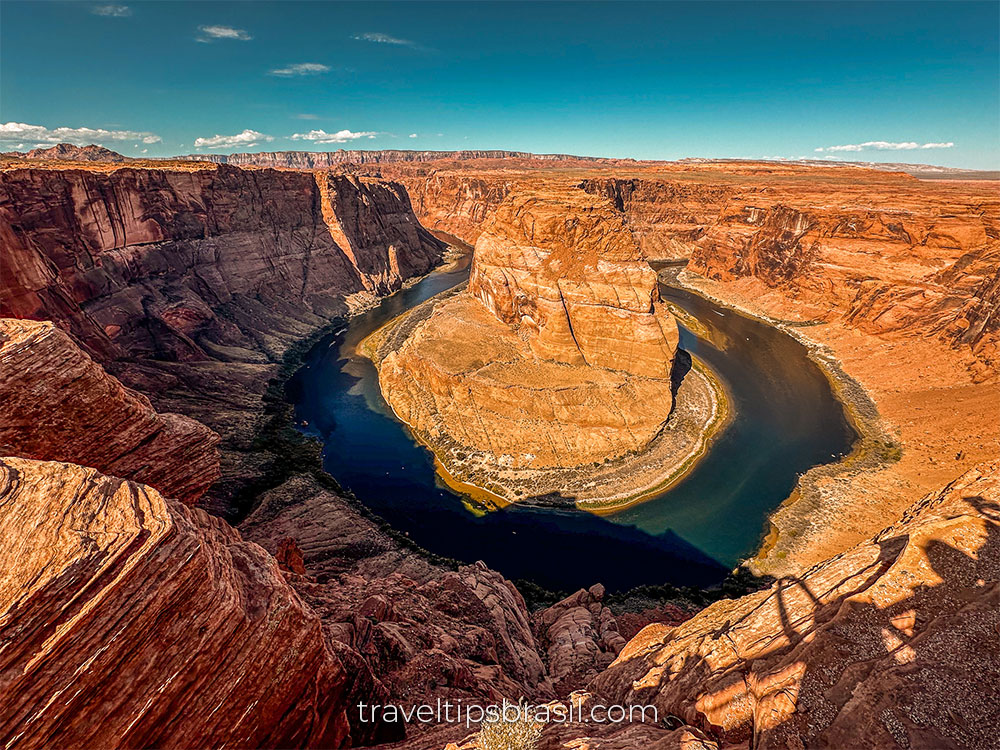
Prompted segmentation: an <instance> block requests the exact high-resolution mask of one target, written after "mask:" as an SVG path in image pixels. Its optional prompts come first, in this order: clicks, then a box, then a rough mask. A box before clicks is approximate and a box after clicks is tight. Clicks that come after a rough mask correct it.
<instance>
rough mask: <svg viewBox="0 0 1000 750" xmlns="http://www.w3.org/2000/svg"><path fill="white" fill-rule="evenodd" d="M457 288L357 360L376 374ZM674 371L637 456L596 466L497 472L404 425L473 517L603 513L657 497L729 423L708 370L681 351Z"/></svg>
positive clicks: (409, 315) (486, 458) (440, 436)
mask: <svg viewBox="0 0 1000 750" xmlns="http://www.w3.org/2000/svg"><path fill="white" fill-rule="evenodd" d="M463 288H464V287H462V286H460V287H456V288H455V289H453V290H449V291H448V292H444V293H442V294H440V295H438V296H437V297H434V298H432V299H430V300H427V301H426V302H424V303H423V304H421V305H419V306H418V307H415V308H413V309H412V310H410V311H408V312H406V313H404V314H403V315H400V316H399V317H398V318H396V319H394V320H392V321H389V322H388V323H387V324H385V325H384V326H382V327H381V328H379V329H378V330H377V331H375V332H374V333H372V334H371V335H370V336H368V337H367V338H366V339H365V340H364V341H362V342H361V344H360V345H359V347H358V351H359V353H361V354H363V355H364V356H366V357H368V358H369V359H371V360H372V362H373V363H374V364H375V367H376V369H378V368H379V367H380V365H381V363H382V362H383V360H384V359H385V358H386V357H387V356H389V354H390V353H392V352H394V351H396V350H397V349H398V347H399V346H401V345H402V343H403V342H404V341H405V340H406V339H407V337H408V336H409V335H410V334H411V333H412V332H413V330H414V329H415V328H416V327H417V326H419V325H420V324H421V322H422V321H425V320H427V319H428V318H429V317H430V316H431V315H432V314H433V313H434V309H435V307H436V306H437V305H440V304H442V303H444V302H446V301H447V300H450V299H452V298H453V297H454V296H455V295H457V294H459V293H461V291H462V289H463ZM678 366H679V371H682V372H683V376H682V377H680V378H678V381H677V382H676V383H675V397H674V399H673V406H672V409H671V411H670V412H669V414H668V415H666V417H665V421H664V424H663V426H662V428H661V429H660V430H659V431H658V433H657V434H656V436H655V437H654V438H653V439H652V440H651V441H650V442H649V444H648V445H647V446H645V448H644V449H643V450H641V451H631V452H629V453H627V454H625V455H623V456H619V457H617V458H614V459H609V460H607V461H603V462H600V463H593V464H587V465H584V466H574V467H567V468H546V469H531V468H515V467H512V466H504V465H503V462H502V461H499V460H498V458H497V457H496V456H495V455H493V454H492V453H489V452H488V451H475V450H470V449H469V448H468V447H467V446H463V445H460V444H458V443H457V442H456V441H454V440H453V439H451V438H449V437H448V436H447V435H446V434H444V433H443V432H440V431H439V432H437V433H436V434H431V433H430V432H429V431H427V430H416V429H413V428H412V426H411V428H410V433H411V434H412V435H413V436H414V437H415V438H416V439H417V440H418V441H419V442H420V443H421V444H422V445H424V446H425V447H427V448H428V449H429V450H430V451H431V452H432V454H433V455H434V458H435V467H436V468H437V471H438V475H439V477H440V479H441V480H442V481H443V482H444V483H445V484H446V485H447V486H449V487H450V488H452V489H453V490H454V491H456V492H458V493H459V494H461V495H463V496H464V497H465V498H467V500H468V503H467V506H468V507H469V508H470V510H473V512H487V511H490V510H495V509H497V508H501V507H505V506H506V505H509V504H512V503H520V504H522V505H533V506H536V505H537V506H546V507H551V506H555V507H566V506H575V507H577V508H579V509H582V510H588V511H591V512H594V513H598V514H610V513H614V512H618V511H620V510H623V509H625V508H628V507H630V506H633V505H636V504H638V503H641V502H644V501H645V500H648V499H650V498H652V497H655V496H658V495H660V494H662V493H663V492H664V491H665V490H667V489H669V488H670V487H671V486H673V485H674V484H676V483H677V482H679V481H680V480H681V479H683V478H684V477H685V476H687V475H688V474H689V473H690V472H691V471H692V470H693V469H694V468H695V466H697V464H698V462H699V460H700V459H701V458H702V457H703V456H704V455H705V453H706V452H707V450H708V447H709V445H710V444H711V442H712V440H713V439H714V438H715V437H716V436H717V435H718V434H719V433H720V432H721V431H722V430H723V429H724V428H725V426H726V424H727V422H728V420H729V419H730V417H731V413H732V405H731V400H730V399H729V398H728V397H727V395H726V390H725V387H724V386H723V384H722V382H721V381H720V380H719V378H718V377H717V376H716V375H715V373H713V371H712V370H711V368H710V367H709V366H708V365H706V364H705V363H704V362H702V361H701V360H698V359H697V358H695V359H691V358H690V356H689V355H687V354H686V353H683V352H682V353H679V358H678ZM387 401H388V399H387ZM396 416H397V418H399V419H400V421H403V422H404V423H405V422H406V420H404V419H402V418H401V417H400V415H399V414H396Z"/></svg>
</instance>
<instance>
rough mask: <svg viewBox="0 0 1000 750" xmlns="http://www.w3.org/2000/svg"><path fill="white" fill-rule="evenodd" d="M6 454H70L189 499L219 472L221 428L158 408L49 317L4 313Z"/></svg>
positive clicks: (1, 355)
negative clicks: (35, 318) (46, 319)
mask: <svg viewBox="0 0 1000 750" xmlns="http://www.w3.org/2000/svg"><path fill="white" fill-rule="evenodd" d="M0 403H3V410H2V412H0V455H14V456H23V457H26V458H35V459H44V460H53V461H67V462H70V463H75V464H82V465H84V466H91V467H93V468H95V469H99V470H100V471H102V472H103V473H105V474H113V475H114V476H118V477H122V478H125V479H132V480H134V481H136V482H142V483H144V484H148V485H151V486H152V487H155V488H156V489H158V490H159V491H160V492H162V493H163V494H165V495H167V496H168V497H172V498H177V499H178V500H182V501H184V502H188V503H192V502H194V501H195V500H197V499H198V498H199V497H201V496H202V495H203V494H204V492H205V490H207V489H208V488H209V487H210V486H211V485H212V484H213V483H214V482H215V480H217V479H218V478H219V454H218V451H217V450H216V448H215V445H216V443H218V441H219V436H218V435H216V434H215V433H214V432H212V431H211V430H210V429H208V428H207V427H205V426H204V425H203V424H201V423H200V422H196V421H195V420H193V419H189V418H187V417H184V416H181V415H179V414H158V413H157V412H156V411H155V410H154V409H153V407H152V405H151V404H150V403H149V399H147V398H146V397H145V396H143V395H141V394H139V393H136V392H135V391H133V390H130V389H128V388H125V387H124V386H123V385H122V384H121V383H120V382H119V381H118V380H116V379H115V378H114V377H112V376H111V375H108V373H107V372H105V371H104V369H103V368H102V367H101V366H100V365H99V364H97V363H96V362H94V361H93V360H92V359H91V358H90V357H89V356H88V355H87V354H86V353H84V352H83V351H81V350H80V348H79V347H78V346H77V345H76V344H75V343H74V342H73V341H72V340H71V339H70V338H69V336H68V335H67V334H66V333H64V332H63V331H61V330H60V329H58V328H56V327H55V326H54V325H53V324H52V323H48V322H45V323H41V322H36V321H31V320H13V319H9V318H0Z"/></svg>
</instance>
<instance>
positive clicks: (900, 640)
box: [589, 464, 1000, 748]
mask: <svg viewBox="0 0 1000 750" xmlns="http://www.w3.org/2000/svg"><path fill="white" fill-rule="evenodd" d="M998 628H1000V464H992V465H987V466H983V467H980V468H978V469H975V470H973V471H970V472H969V473H967V474H965V475H964V476H963V477H961V478H960V479H958V480H956V481H955V482H953V483H952V484H950V485H949V486H948V487H946V488H945V489H944V490H942V491H940V492H937V493H934V494H932V495H929V496H928V497H926V498H924V499H922V500H921V501H919V502H918V503H916V504H915V505H914V506H913V507H912V508H911V509H910V510H909V511H908V512H907V513H906V515H905V516H904V517H903V518H902V519H901V520H900V521H898V522H897V523H895V524H894V525H892V526H889V527H888V528H886V529H885V530H884V531H882V532H881V533H879V534H878V535H876V536H875V537H874V538H872V539H871V540H869V541H867V542H864V543H862V544H859V545H858V546H857V547H855V548H853V549H850V550H848V551H846V552H844V553H842V554H839V555H836V556H835V557H833V558H831V559H830V560H827V561H826V562H824V563H821V564H820V565H817V566H816V567H814V568H813V569H811V570H809V571H808V572H807V573H806V574H804V575H803V576H802V577H790V578H783V579H779V580H778V581H777V582H776V583H775V584H774V586H773V587H772V588H771V589H770V590H767V591H762V592H760V593H757V594H751V595H749V596H745V597H743V598H741V599H736V600H726V601H721V602H718V603H716V604H713V605H711V606H709V607H708V608H706V609H705V610H703V611H702V612H700V613H699V614H697V615H696V616H695V617H693V618H692V619H690V620H688V621H687V622H685V623H683V624H682V625H680V626H677V627H669V626H663V625H651V626H649V627H647V628H646V629H645V630H643V631H642V632H640V633H639V634H638V635H637V636H636V637H635V638H633V639H632V640H631V641H630V642H629V643H628V645H627V646H625V648H624V649H623V650H622V652H621V653H620V654H619V656H618V659H617V660H616V662H615V663H614V664H613V665H612V666H611V667H610V668H609V669H608V670H607V671H606V672H605V673H604V674H602V675H600V676H598V677H597V678H596V679H595V680H594V681H593V682H592V683H591V685H590V688H589V689H590V690H591V691H592V692H595V693H596V694H598V695H600V696H601V697H602V698H605V699H607V700H614V701H616V702H617V701H624V702H632V703H640V704H646V703H650V704H653V705H656V706H658V707H659V708H660V710H661V713H665V712H669V713H672V714H675V715H677V716H679V717H680V718H681V719H683V720H684V721H686V722H687V723H689V724H691V725H694V726H700V727H701V728H703V729H704V730H706V731H707V732H709V733H710V734H713V735H714V736H715V737H716V738H717V739H719V740H720V741H721V742H723V743H724V744H728V743H740V742H750V743H751V746H753V747H758V748H768V747H775V748H785V747H789V746H792V747H820V746H824V747H827V746H828V747H847V746H860V745H864V746H866V747H987V746H990V745H992V744H995V737H994V729H995V727H996V726H997V725H998V721H1000V713H998V706H1000V686H998V685H997V684H996V682H995V681H980V682H977V683H976V684H975V685H973V683H972V682H971V681H970V680H969V676H970V675H986V674H994V673H996V671H997V668H998V666H1000V664H998V659H1000V656H998V654H997V651H996V648H995V644H996V637H997V632H998ZM989 644H992V645H989Z"/></svg>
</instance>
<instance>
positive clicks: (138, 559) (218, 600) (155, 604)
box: [0, 458, 348, 748]
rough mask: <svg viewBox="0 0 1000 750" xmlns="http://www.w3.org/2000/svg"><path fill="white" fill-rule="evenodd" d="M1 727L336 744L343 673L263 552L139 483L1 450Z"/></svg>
mask: <svg viewBox="0 0 1000 750" xmlns="http://www.w3.org/2000/svg"><path fill="white" fill-rule="evenodd" d="M0 504H2V505H3V508H4V512H3V514H2V515H0V537H2V538H3V539H4V540H5V541H4V544H3V545H2V546H0V557H2V569H3V571H4V572H3V576H2V578H0V742H3V744H4V745H5V746H16V747H18V748H47V747H53V746H59V747H106V748H111V747H134V748H141V747H154V746H155V747H173V748H204V747H222V746H235V747H300V746H318V747H339V746H341V745H342V744H344V742H345V740H346V735H347V731H348V725H347V721H346V717H345V714H344V704H345V701H344V698H345V689H346V686H347V682H348V675H347V674H346V672H345V670H344V667H343V666H342V665H341V663H340V662H339V660H338V659H337V658H336V657H334V656H333V655H332V654H331V652H330V651H329V650H328V649H327V647H326V646H325V645H324V641H323V635H322V631H321V626H320V621H319V619H318V618H317V617H316V616H315V615H314V614H312V613H311V612H310V611H308V610H307V609H306V607H305V606H304V605H303V604H302V602H301V600H300V599H299V597H298V596H296V594H295V593H294V592H293V591H292V590H291V589H290V588H289V586H288V584H286V583H285V581H284V580H283V578H282V577H281V574H280V572H279V570H278V566H277V564H276V563H275V561H274V559H273V558H272V557H271V556H270V555H268V554H267V553H266V552H265V551H264V550H263V549H261V548H260V547H258V546H257V545H254V544H249V543H246V542H243V541H242V540H241V539H240V537H239V535H238V534H237V533H236V532H235V531H234V530H233V529H231V528H230V527H229V526H228V525H226V523H225V522H223V521H221V520H219V519H216V518H213V517H211V516H208V515H207V514H205V513H203V512H202V511H199V510H195V509H190V508H187V507H185V506H183V505H181V504H179V503H177V502H174V501H171V500H165V499H164V498H163V497H162V496H161V495H160V494H159V493H158V492H156V491H155V490H152V489H150V488H148V487H145V486H143V485H137V484H133V483H131V482H125V481H122V480H120V479H112V478H109V477H105V476H102V475H100V474H98V473H97V472H96V471H94V470H93V469H84V468H81V467H78V466H71V465H67V464H59V463H53V462H38V461H28V460H24V459H15V458H5V459H2V460H0Z"/></svg>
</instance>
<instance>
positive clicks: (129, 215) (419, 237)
mask: <svg viewBox="0 0 1000 750" xmlns="http://www.w3.org/2000/svg"><path fill="white" fill-rule="evenodd" d="M57 166H58V165H56V166H52V163H50V164H47V165H46V166H44V167H43V166H32V164H31V162H29V161H25V162H23V163H19V164H15V165H12V166H10V167H9V168H7V169H4V170H0V245H2V247H3V253H2V255H0V271H2V274H0V276H2V283H3V289H2V292H3V293H2V294H0V315H3V316H9V317H15V318H31V319H38V320H51V321H53V322H55V323H56V325H58V326H59V327H60V328H62V329H63V330H65V331H66V332H68V333H69V334H70V335H71V336H72V337H73V338H74V339H75V340H76V341H77V342H78V343H79V344H80V345H81V346H82V347H84V349H85V350H86V351H88V352H89V353H90V354H91V355H92V356H94V358H95V360H96V361H98V362H99V363H101V364H103V365H104V366H105V367H106V368H107V369H108V370H109V371H111V372H112V373H113V374H114V375H115V376H116V377H118V378H119V379H120V380H121V381H122V382H123V383H124V384H125V385H127V386H129V387H131V388H133V389H135V390H137V391H139V392H141V393H143V394H145V395H146V396H148V397H149V398H150V400H151V401H152V403H153V404H154V406H155V407H156V408H157V409H158V410H160V411H162V412H176V413H180V414H184V415H186V416H190V417H193V418H195V419H197V420H199V421H201V422H202V423H204V424H206V425H208V426H209V427H210V428H212V429H214V430H215V431H216V432H218V433H219V434H220V435H221V437H222V443H221V448H222V451H221V471H222V477H223V481H221V482H218V483H216V485H215V486H214V487H213V488H212V489H211V491H210V492H209V493H208V494H207V495H206V496H205V498H203V500H202V501H201V503H202V504H203V505H204V507H207V508H210V509H211V510H212V511H213V512H216V513H220V514H225V515H226V516H227V517H230V518H233V517H238V516H239V515H241V514H242V513H243V512H244V508H245V507H246V506H247V505H248V504H251V503H252V501H253V498H252V497H251V495H252V494H253V493H254V492H256V491H259V488H260V487H261V485H264V486H265V487H266V486H267V485H268V484H269V483H271V484H272V486H273V483H274V482H276V481H280V478H279V479H277V480H275V479H271V478H270V477H272V476H273V475H275V474H278V475H280V474H281V467H280V463H281V459H278V458H277V457H276V456H275V455H274V454H273V453H271V452H270V450H269V445H267V444H266V443H264V442H263V441H261V440H260V439H259V438H258V434H259V431H260V429H261V426H262V425H261V420H262V415H263V412H264V409H265V403H264V396H265V393H266V391H267V388H268V384H269V381H271V380H272V379H273V378H274V377H276V376H277V375H278V373H279V363H280V362H281V361H282V359H283V358H284V357H285V356H286V354H287V352H288V349H289V347H291V346H292V345H294V344H296V343H298V342H301V341H302V340H303V339H305V338H307V337H309V336H310V335H312V334H314V333H315V332H316V331H317V330H320V329H322V328H324V327H326V326H329V325H330V324H331V322H332V321H334V320H336V319H341V318H343V317H344V316H346V315H348V314H349V313H350V312H351V311H352V310H356V309H358V308H359V307H362V306H364V305H367V304H370V303H372V302H373V301H374V300H376V299H377V298H378V297H380V296H382V295H385V294H387V293H389V292H392V291H394V290H396V289H398V288H399V287H400V286H401V285H402V283H403V281H404V280H405V279H407V278H410V277H412V276H414V275H418V274H422V273H425V272H427V271H428V270H430V269H431V268H432V267H433V266H434V265H435V264H436V263H437V262H438V260H439V259H440V256H441V251H442V249H443V248H444V243H442V242H440V241H439V240H437V239H435V238H434V237H433V236H431V235H430V234H429V233H428V232H427V230H425V229H424V228H423V227H422V226H421V225H420V223H419V222H418V221H417V219H416V217H415V216H414V214H413V211H412V208H411V206H410V203H409V199H408V197H407V195H406V191H405V189H404V188H403V187H402V186H400V185H399V184H397V183H392V182H388V181H385V180H378V179H370V178H366V177H350V176H337V175H330V174H327V173H317V174H312V173H305V172H277V171H274V170H243V169H238V168H236V167H230V166H219V167H215V166H210V165H207V164H181V165H179V164H177V163H173V164H170V165H167V166H163V167H155V168H149V167H148V165H147V166H146V167H135V168H131V167H129V168H122V167H119V166H117V165H103V166H102V165H93V166H90V167H88V168H84V166H83V165H80V164H69V165H68V166H67V168H65V169H60V168H57Z"/></svg>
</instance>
